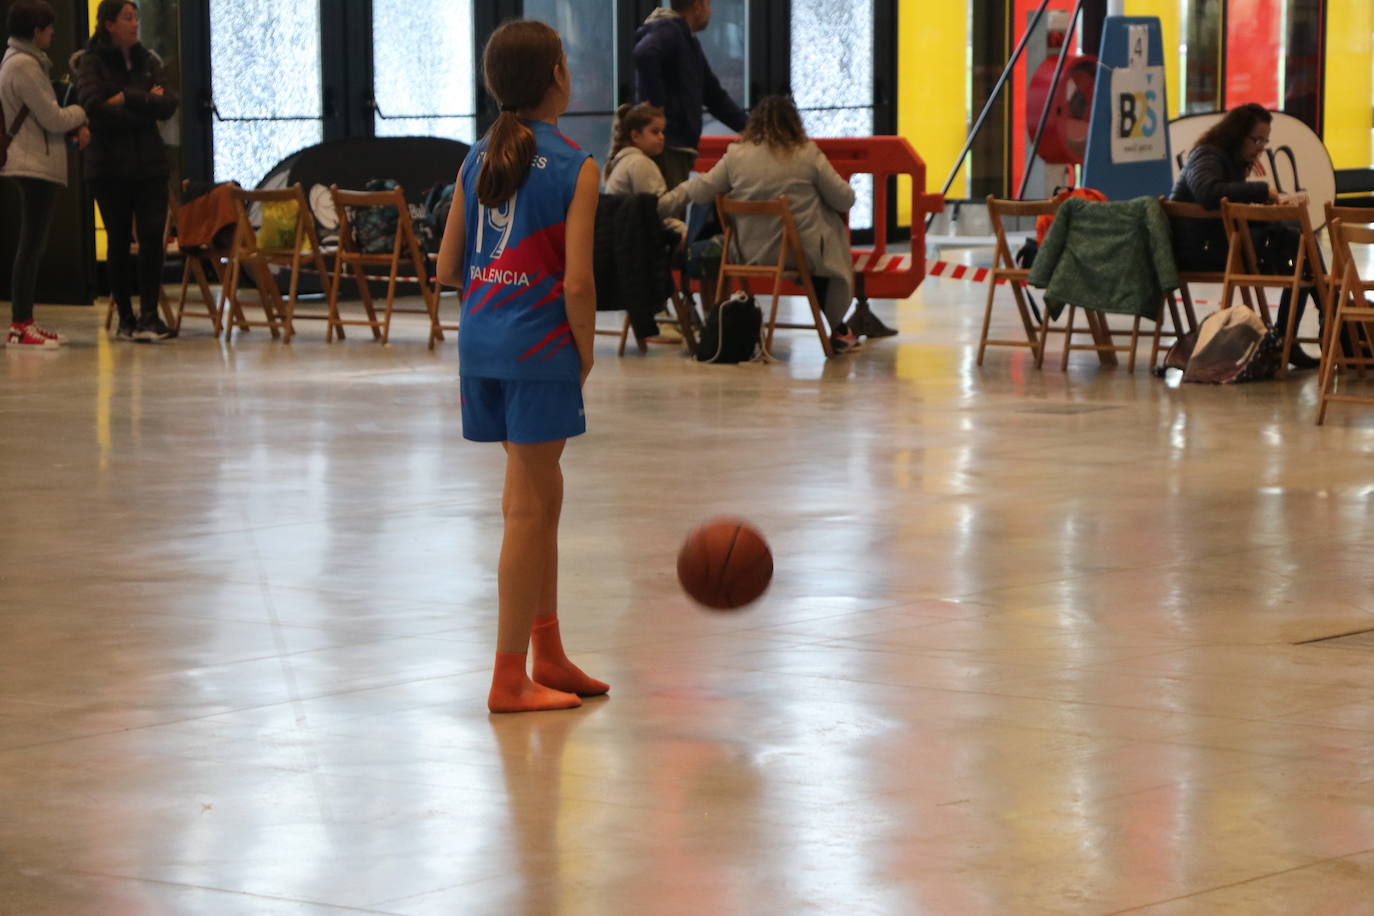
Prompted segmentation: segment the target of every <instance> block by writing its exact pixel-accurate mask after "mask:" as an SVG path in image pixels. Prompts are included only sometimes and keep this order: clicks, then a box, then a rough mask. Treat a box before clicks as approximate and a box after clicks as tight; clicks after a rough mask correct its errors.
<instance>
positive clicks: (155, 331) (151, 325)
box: [134, 315, 172, 343]
mask: <svg viewBox="0 0 1374 916" xmlns="http://www.w3.org/2000/svg"><path fill="white" fill-rule="evenodd" d="M171 336H172V329H171V328H169V327H167V325H166V324H164V323H163V321H162V319H161V318H159V317H158V316H157V315H153V316H152V317H151V318H140V319H139V320H138V327H137V328H136V329H135V330H134V340H141V341H144V342H147V343H151V342H152V341H155V340H166V339H167V338H169V337H171Z"/></svg>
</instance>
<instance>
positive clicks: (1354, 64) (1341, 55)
mask: <svg viewBox="0 0 1374 916" xmlns="http://www.w3.org/2000/svg"><path fill="white" fill-rule="evenodd" d="M1325 86H1326V124H1325V129H1324V130H1323V134H1324V137H1323V139H1324V140H1325V142H1326V148H1327V150H1329V151H1330V153H1331V161H1332V163H1334V164H1335V166H1336V168H1338V169H1358V168H1366V167H1368V166H1370V165H1374V148H1371V146H1372V142H1371V133H1370V131H1371V129H1374V114H1371V110H1374V3H1371V2H1370V0H1330V6H1329V7H1328V10H1327V26H1326V83H1325Z"/></svg>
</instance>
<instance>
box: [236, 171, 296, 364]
mask: <svg viewBox="0 0 1374 916" xmlns="http://www.w3.org/2000/svg"><path fill="white" fill-rule="evenodd" d="M231 192H232V199H233V202H234V241H233V243H232V244H231V245H230V246H229V262H228V264H227V265H226V267H225V271H224V287H223V291H222V297H223V298H222V300H221V301H222V302H223V303H224V305H223V316H224V339H225V341H228V340H229V339H230V338H231V337H232V335H233V333H234V329H235V328H238V329H239V330H240V331H241V332H242V331H247V330H249V329H250V328H255V327H257V328H267V329H268V330H270V331H271V332H272V337H273V338H274V339H276V338H281V339H282V342H283V343H290V342H291V338H292V337H294V336H295V334H296V327H295V325H294V323H293V322H292V320H291V319H292V315H291V309H292V304H291V303H283V302H282V298H281V291H280V290H278V289H277V278H276V277H275V276H273V274H272V268H271V260H270V259H269V258H268V256H267V254H266V253H265V252H264V251H263V250H262V249H260V248H258V233H257V230H256V229H254V228H253V224H252V223H251V222H250V221H249V219H248V206H247V202H248V200H249V199H250V198H249V195H250V194H256V193H259V192H255V191H245V190H243V189H242V188H240V187H238V186H237V185H235V186H234V187H233V188H232V189H231ZM245 274H246V275H247V276H248V277H249V279H251V280H252V281H253V286H254V287H255V288H256V289H257V292H258V298H257V302H256V303H255V304H256V305H257V306H258V307H259V308H261V309H262V314H263V317H262V320H261V321H258V320H254V319H250V318H249V317H248V313H247V312H245V311H244V308H243V305H244V304H243V302H242V301H241V300H240V299H239V293H240V292H241V291H242V284H243V277H244V275H245Z"/></svg>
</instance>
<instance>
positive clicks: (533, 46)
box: [477, 19, 563, 207]
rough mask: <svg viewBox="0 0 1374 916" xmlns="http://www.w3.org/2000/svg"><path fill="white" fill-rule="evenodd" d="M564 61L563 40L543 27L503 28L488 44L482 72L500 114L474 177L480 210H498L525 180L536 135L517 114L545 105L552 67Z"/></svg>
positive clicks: (523, 23)
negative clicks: (542, 103) (484, 208)
mask: <svg viewBox="0 0 1374 916" xmlns="http://www.w3.org/2000/svg"><path fill="white" fill-rule="evenodd" d="M562 61H563V42H562V40H561V39H560V38H559V37H558V33H557V32H555V31H554V30H553V29H551V28H549V27H548V26H547V25H545V24H544V23H542V22H536V21H534V20H527V19H519V20H515V21H513V22H507V23H505V24H504V25H502V26H501V27H500V28H498V29H497V30H496V31H495V32H492V33H491V38H489V39H487V47H486V50H485V51H484V52H483V53H482V71H483V75H484V77H485V79H486V83H487V91H488V92H490V93H491V95H492V97H493V98H495V99H496V102H497V104H498V105H500V106H501V114H500V116H499V117H498V118H497V119H496V123H494V124H493V125H492V126H491V129H490V130H488V131H487V150H486V156H485V157H484V158H483V159H482V167H481V169H480V170H479V171H478V173H477V201H478V203H480V204H481V205H482V206H484V207H499V206H501V205H502V204H504V203H505V202H506V201H508V200H510V199H511V197H513V196H514V195H515V192H516V191H518V190H520V186H521V185H523V184H524V183H525V179H526V178H528V177H529V174H530V165H531V163H533V161H534V156H535V153H536V151H537V147H536V145H535V139H534V131H532V130H530V129H529V127H527V126H526V125H525V123H524V122H523V121H521V120H520V118H519V117H518V116H517V115H516V112H517V111H523V110H527V109H531V108H535V107H537V106H538V105H539V104H540V103H541V102H543V101H544V96H545V95H547V94H548V91H549V87H550V86H552V85H553V71H554V67H556V66H558V65H559V64H560V63H562Z"/></svg>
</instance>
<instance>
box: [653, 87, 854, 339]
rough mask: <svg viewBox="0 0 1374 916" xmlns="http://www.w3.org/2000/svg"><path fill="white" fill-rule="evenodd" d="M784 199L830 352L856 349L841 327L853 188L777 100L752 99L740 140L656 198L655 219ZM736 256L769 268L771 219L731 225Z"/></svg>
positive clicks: (774, 252) (850, 297) (849, 279)
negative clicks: (687, 209)
mask: <svg viewBox="0 0 1374 916" xmlns="http://www.w3.org/2000/svg"><path fill="white" fill-rule="evenodd" d="M784 194H785V195H787V201H788V203H789V204H790V205H791V207H792V220H793V222H795V223H796V226H797V234H798V235H799V236H800V237H801V244H802V250H803V251H804V252H805V253H806V260H807V262H808V264H809V265H810V267H811V273H812V275H813V277H814V278H815V280H816V294H817V295H818V296H820V298H821V304H822V306H823V307H824V309H825V317H826V320H827V321H828V322H829V324H830V339H831V343H832V344H834V349H835V352H836V353H843V352H845V351H846V350H852V349H854V348H855V347H857V346H858V345H859V338H858V335H857V334H855V333H854V331H853V330H852V329H851V328H850V327H849V326H848V325H846V324H845V322H844V317H845V313H846V312H848V311H849V306H850V304H851V303H852V302H853V301H854V265H853V259H852V255H851V254H850V246H849V226H848V217H847V214H848V213H849V208H850V207H852V206H854V189H853V188H851V187H850V186H849V182H847V181H845V180H844V179H843V178H841V177H840V176H839V173H837V172H836V171H835V168H834V166H832V165H831V164H830V162H829V160H827V159H826V158H825V155H824V154H823V153H822V152H821V151H820V149H819V148H817V146H816V144H814V143H812V142H811V141H810V140H809V139H808V138H807V136H806V131H805V129H803V127H802V123H801V116H800V115H799V114H798V113H797V108H796V106H795V105H793V104H792V100H791V99H789V98H788V97H787V96H783V95H770V96H768V97H766V98H763V99H760V100H759V102H758V104H757V105H755V106H754V110H753V112H752V113H751V114H750V116H749V123H748V124H746V125H745V126H744V131H743V132H742V133H741V134H740V139H739V140H738V141H737V142H735V143H732V144H730V146H729V148H728V149H727V150H726V151H725V155H724V156H723V157H721V160H720V161H719V162H717V163H716V166H715V168H713V169H711V171H709V172H707V173H706V174H705V175H693V176H692V178H691V179H690V180H689V181H688V182H687V183H686V184H681V185H678V186H677V187H676V188H674V189H673V190H671V191H669V192H668V193H667V194H665V195H664V196H663V197H661V198H660V199H659V213H660V214H662V215H664V216H668V215H675V214H676V213H678V212H680V211H681V209H682V208H683V207H684V206H685V205H686V202H687V201H691V202H692V203H694V204H710V203H712V202H713V201H714V200H715V199H716V196H717V195H724V196H726V197H729V198H731V199H733V200H777V199H778V198H779V197H782V196H783V195H784ZM737 238H738V239H739V254H740V256H741V257H742V258H743V259H744V261H745V263H749V264H765V263H771V262H775V261H776V260H777V257H778V246H779V245H780V244H781V243H782V228H781V227H780V226H779V225H778V224H777V222H776V221H774V220H757V219H755V220H751V219H749V218H742V219H741V220H740V221H739V235H738V236H737Z"/></svg>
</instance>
